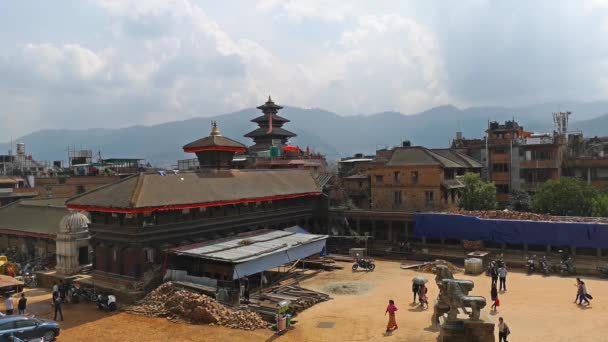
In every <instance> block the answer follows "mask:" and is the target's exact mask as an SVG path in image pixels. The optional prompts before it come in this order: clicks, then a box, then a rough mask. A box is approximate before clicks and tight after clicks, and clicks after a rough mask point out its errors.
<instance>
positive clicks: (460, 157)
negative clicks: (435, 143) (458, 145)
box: [431, 148, 483, 168]
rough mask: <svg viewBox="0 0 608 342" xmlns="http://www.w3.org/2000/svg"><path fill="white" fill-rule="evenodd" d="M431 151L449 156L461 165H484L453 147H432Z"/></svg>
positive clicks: (477, 166) (473, 166)
mask: <svg viewBox="0 0 608 342" xmlns="http://www.w3.org/2000/svg"><path fill="white" fill-rule="evenodd" d="M431 151H432V152H433V153H436V154H439V155H441V156H443V157H445V158H448V159H450V160H452V161H455V162H457V163H459V164H460V165H462V166H463V167H467V168H481V167H483V165H481V163H480V162H479V161H477V160H475V159H473V158H471V157H469V156H467V155H466V154H464V153H460V152H458V151H456V150H453V149H449V148H441V149H435V148H434V149H431Z"/></svg>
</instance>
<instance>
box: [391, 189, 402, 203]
mask: <svg viewBox="0 0 608 342" xmlns="http://www.w3.org/2000/svg"><path fill="white" fill-rule="evenodd" d="M393 197H394V198H393V203H394V204H395V205H400V204H401V203H403V202H402V201H403V197H402V196H401V191H395V192H394V193H393Z"/></svg>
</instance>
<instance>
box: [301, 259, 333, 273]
mask: <svg viewBox="0 0 608 342" xmlns="http://www.w3.org/2000/svg"><path fill="white" fill-rule="evenodd" d="M296 266H297V267H299V268H302V269H315V270H324V271H334V270H341V269H343V268H344V267H343V266H340V265H336V261H335V260H334V259H332V258H327V257H320V258H307V259H302V260H300V261H299V262H298V263H297V264H296Z"/></svg>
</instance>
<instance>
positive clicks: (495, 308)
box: [491, 295, 500, 312]
mask: <svg viewBox="0 0 608 342" xmlns="http://www.w3.org/2000/svg"><path fill="white" fill-rule="evenodd" d="M492 301H493V303H492V306H491V308H492V311H494V312H498V307H499V306H500V299H498V295H497V296H496V297H494V299H492Z"/></svg>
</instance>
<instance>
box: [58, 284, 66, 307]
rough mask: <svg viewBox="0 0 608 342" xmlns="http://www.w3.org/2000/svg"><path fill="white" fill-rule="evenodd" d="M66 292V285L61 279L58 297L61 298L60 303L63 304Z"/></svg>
mask: <svg viewBox="0 0 608 342" xmlns="http://www.w3.org/2000/svg"><path fill="white" fill-rule="evenodd" d="M66 291H67V284H66V283H64V282H63V279H62V280H60V281H59V297H61V302H62V303H65V294H66Z"/></svg>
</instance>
